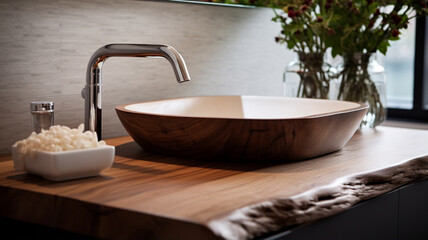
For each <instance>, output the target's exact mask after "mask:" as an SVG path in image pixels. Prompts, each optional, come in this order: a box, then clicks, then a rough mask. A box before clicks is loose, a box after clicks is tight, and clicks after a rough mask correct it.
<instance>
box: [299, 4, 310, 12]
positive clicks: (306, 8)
mask: <svg viewBox="0 0 428 240" xmlns="http://www.w3.org/2000/svg"><path fill="white" fill-rule="evenodd" d="M308 8H309V6H308V5H306V4H305V5H303V6H301V7H300V10H301V11H302V12H304V11H306V10H308Z"/></svg>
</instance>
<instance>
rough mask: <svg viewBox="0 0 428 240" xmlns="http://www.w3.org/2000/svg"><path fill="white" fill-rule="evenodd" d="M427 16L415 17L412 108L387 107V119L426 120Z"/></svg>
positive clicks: (427, 104) (427, 100)
mask: <svg viewBox="0 0 428 240" xmlns="http://www.w3.org/2000/svg"><path fill="white" fill-rule="evenodd" d="M427 22H428V16H425V17H419V18H417V19H416V36H415V66H414V79H413V81H414V84H413V107H412V109H400V108H388V111H387V119H395V120H397V119H398V120H407V121H417V122H428V30H427V28H428V25H427Z"/></svg>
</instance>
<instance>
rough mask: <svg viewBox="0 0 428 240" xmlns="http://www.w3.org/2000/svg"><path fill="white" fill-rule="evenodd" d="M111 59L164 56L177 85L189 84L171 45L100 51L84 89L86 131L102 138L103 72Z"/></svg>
mask: <svg viewBox="0 0 428 240" xmlns="http://www.w3.org/2000/svg"><path fill="white" fill-rule="evenodd" d="M109 57H164V58H166V59H167V60H168V61H169V62H170V63H171V65H172V68H173V69H174V73H175V77H176V78H177V82H179V83H182V82H187V81H190V76H189V73H188V72H187V67H186V64H185V62H184V60H183V58H182V57H181V55H180V54H179V53H178V52H177V51H176V50H175V49H174V48H173V47H171V46H168V45H153V44H109V45H106V46H104V47H101V48H99V49H98V50H97V51H96V52H95V53H94V54H93V55H92V57H91V59H90V60H89V64H88V68H87V71H86V86H85V88H83V90H82V97H83V98H84V99H85V131H86V130H90V131H92V132H97V135H98V139H99V140H100V139H101V113H102V108H101V93H102V91H101V85H102V81H101V72H102V71H101V70H102V66H103V64H104V61H105V60H107V58H109Z"/></svg>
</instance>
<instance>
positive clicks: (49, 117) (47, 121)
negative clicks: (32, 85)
mask: <svg viewBox="0 0 428 240" xmlns="http://www.w3.org/2000/svg"><path fill="white" fill-rule="evenodd" d="M30 109H31V115H32V116H33V131H34V132H36V133H40V132H41V131H42V129H45V130H48V129H49V127H50V126H52V125H54V103H53V102H47V101H39V102H31V103H30Z"/></svg>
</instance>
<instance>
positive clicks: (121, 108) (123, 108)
mask: <svg viewBox="0 0 428 240" xmlns="http://www.w3.org/2000/svg"><path fill="white" fill-rule="evenodd" d="M223 97H240V98H242V97H256V98H281V99H294V100H297V101H330V102H335V103H338V102H341V103H342V102H343V103H352V104H356V106H355V107H353V108H348V109H344V110H337V111H333V112H327V113H320V114H312V115H307V116H303V117H289V118H284V117H278V118H251V117H242V118H237V117H212V116H211V117H208V116H186V115H176V114H161V113H153V112H142V111H135V110H130V109H127V108H126V107H127V106H130V105H137V104H145V103H154V102H167V101H174V100H183V99H198V98H223ZM368 107H369V106H368V104H366V103H358V102H350V101H342V100H330V99H314V98H291V97H282V96H255V95H209V96H191V97H177V98H166V99H158V100H150V101H142V102H136V103H129V104H122V105H119V106H116V107H115V109H116V110H118V111H124V112H129V113H134V114H144V115H150V116H160V117H170V118H189V119H191V118H198V119H218V120H260V121H275V120H298V119H311V118H320V117H328V116H332V115H337V114H346V113H350V112H355V111H362V110H365V109H368Z"/></svg>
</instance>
